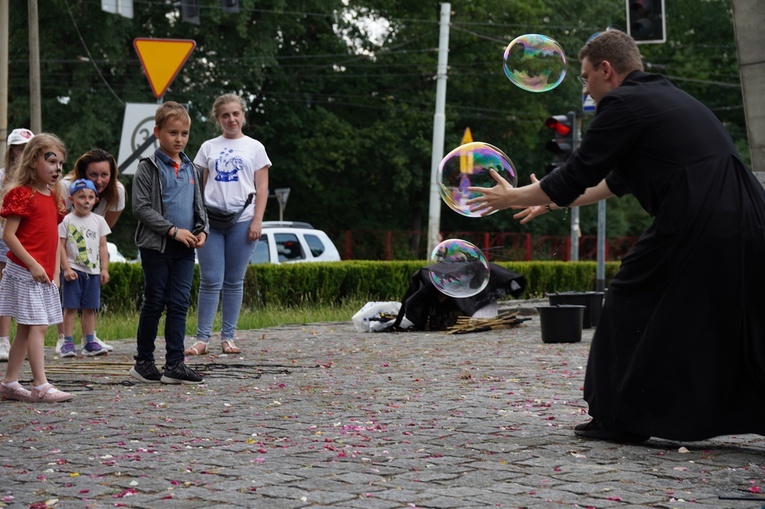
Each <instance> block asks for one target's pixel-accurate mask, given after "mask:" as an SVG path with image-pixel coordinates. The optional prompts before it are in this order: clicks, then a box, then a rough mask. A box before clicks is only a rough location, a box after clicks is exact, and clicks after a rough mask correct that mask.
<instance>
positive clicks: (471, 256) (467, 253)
mask: <svg viewBox="0 0 765 509" xmlns="http://www.w3.org/2000/svg"><path fill="white" fill-rule="evenodd" d="M428 268H429V269H430V270H429V272H430V280H431V281H432V282H433V285H434V286H435V287H436V288H437V289H438V290H439V291H440V292H441V293H443V294H444V295H448V296H450V297H456V298H465V297H472V296H473V295H476V294H478V293H479V292H480V291H481V290H483V289H484V288H486V285H488V284H489V262H488V261H487V260H486V257H485V256H484V255H483V253H482V252H481V250H480V249H478V248H477V247H476V246H474V245H473V244H471V243H470V242H468V241H466V240H460V239H448V240H445V241H443V242H441V243H440V244H439V245H437V246H436V248H435V249H433V253H432V254H431V255H430V263H429V264H428Z"/></svg>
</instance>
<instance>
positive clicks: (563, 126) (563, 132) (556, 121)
mask: <svg viewBox="0 0 765 509" xmlns="http://www.w3.org/2000/svg"><path fill="white" fill-rule="evenodd" d="M545 127H547V128H548V129H552V130H553V131H555V134H557V135H558V136H568V134H569V133H570V132H571V124H569V120H568V117H567V116H566V115H553V116H552V117H550V118H548V119H547V120H545Z"/></svg>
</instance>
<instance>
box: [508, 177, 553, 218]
mask: <svg viewBox="0 0 765 509" xmlns="http://www.w3.org/2000/svg"><path fill="white" fill-rule="evenodd" d="M537 182H539V179H537V176H536V175H534V174H533V173H532V174H531V183H532V184H536V183H537ZM542 214H547V207H545V206H544V205H534V206H532V207H525V208H523V210H521V211H520V212H517V213H516V214H513V219H520V220H521V224H526V223H528V222H529V221H531V220H532V219H534V218H535V217H537V216H541V215H542Z"/></svg>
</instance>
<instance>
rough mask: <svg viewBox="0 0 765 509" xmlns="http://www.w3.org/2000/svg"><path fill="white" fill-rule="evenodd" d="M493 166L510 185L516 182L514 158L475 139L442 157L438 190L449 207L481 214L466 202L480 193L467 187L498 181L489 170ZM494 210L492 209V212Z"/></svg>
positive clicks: (469, 214)
mask: <svg viewBox="0 0 765 509" xmlns="http://www.w3.org/2000/svg"><path fill="white" fill-rule="evenodd" d="M492 169H493V170H495V171H496V172H497V173H499V175H500V176H501V177H502V178H504V179H505V180H507V181H508V182H509V183H510V185H512V186H513V187H516V185H517V184H518V173H517V172H516V171H515V167H514V166H513V162H512V161H511V160H510V158H509V157H507V156H506V155H505V154H504V152H502V151H501V150H500V149H498V148H497V147H494V146H492V145H489V144H488V143H482V142H480V141H474V142H470V143H466V144H464V145H460V146H459V147H457V148H455V149H454V150H452V151H451V152H449V153H448V154H446V156H445V157H444V158H443V159H442V160H441V164H439V165H438V173H437V176H436V178H437V182H438V192H439V193H440V194H441V198H442V199H443V200H444V203H446V204H447V205H448V206H449V208H450V209H452V210H453V211H455V212H457V213H459V214H462V215H463V216H467V217H481V215H482V214H481V212H480V211H471V210H470V207H469V206H468V205H467V204H466V203H465V202H467V200H470V199H471V198H477V197H479V196H481V194H480V193H477V192H475V191H468V189H467V188H468V187H471V186H472V187H494V186H495V185H497V182H496V181H495V180H494V179H493V178H492V177H491V175H490V174H489V170H492ZM494 212H497V211H496V210H495V211H493V212H491V213H490V214H493V213H494Z"/></svg>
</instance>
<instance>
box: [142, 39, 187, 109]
mask: <svg viewBox="0 0 765 509" xmlns="http://www.w3.org/2000/svg"><path fill="white" fill-rule="evenodd" d="M133 46H134V47H135V51H136V53H138V58H139V59H140V60H141V65H142V66H143V70H144V72H145V73H146V77H147V78H149V85H151V90H152V92H154V97H156V98H157V99H159V98H161V97H162V96H163V95H165V91H166V90H167V87H169V86H170V83H172V82H173V80H174V79H175V76H176V75H177V74H178V72H179V71H180V70H181V67H183V64H185V63H186V60H187V59H188V58H189V55H191V52H192V51H194V48H195V47H196V46H197V43H196V42H195V41H193V40H191V39H148V38H141V37H138V38H136V39H133Z"/></svg>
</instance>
